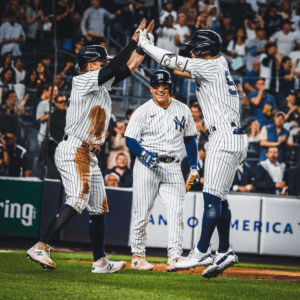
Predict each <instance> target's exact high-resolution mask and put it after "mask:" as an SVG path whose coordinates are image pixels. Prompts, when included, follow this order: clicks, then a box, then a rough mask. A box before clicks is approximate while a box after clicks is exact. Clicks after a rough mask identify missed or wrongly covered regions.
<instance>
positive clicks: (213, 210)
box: [203, 193, 221, 220]
mask: <svg viewBox="0 0 300 300" xmlns="http://www.w3.org/2000/svg"><path fill="white" fill-rule="evenodd" d="M203 196H204V215H205V217H206V218H209V219H211V220H219V219H220V217H221V199H220V198H218V197H217V196H214V195H212V194H208V193H203Z"/></svg>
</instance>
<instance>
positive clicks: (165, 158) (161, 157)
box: [158, 155, 179, 163]
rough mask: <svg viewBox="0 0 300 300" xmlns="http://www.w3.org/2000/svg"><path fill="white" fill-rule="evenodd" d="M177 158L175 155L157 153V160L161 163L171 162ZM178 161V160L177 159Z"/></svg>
mask: <svg viewBox="0 0 300 300" xmlns="http://www.w3.org/2000/svg"><path fill="white" fill-rule="evenodd" d="M176 159H177V158H176V157H172V156H167V155H159V156H158V160H159V161H160V162H163V163H171V162H173V161H174V160H176ZM178 161H179V160H178Z"/></svg>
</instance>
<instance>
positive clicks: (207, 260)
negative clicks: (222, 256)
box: [175, 246, 214, 269]
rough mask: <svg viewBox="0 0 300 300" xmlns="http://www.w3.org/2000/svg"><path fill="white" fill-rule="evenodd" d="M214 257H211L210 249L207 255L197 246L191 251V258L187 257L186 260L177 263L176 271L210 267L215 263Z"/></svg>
mask: <svg viewBox="0 0 300 300" xmlns="http://www.w3.org/2000/svg"><path fill="white" fill-rule="evenodd" d="M213 261H214V260H213V257H212V255H211V250H210V248H209V249H208V250H207V252H206V253H202V252H200V251H199V250H198V248H197V246H195V247H194V249H192V250H191V252H190V253H189V256H188V257H186V258H185V259H184V260H182V261H180V262H178V263H175V268H176V269H189V268H195V267H199V266H205V265H210V264H212V263H213Z"/></svg>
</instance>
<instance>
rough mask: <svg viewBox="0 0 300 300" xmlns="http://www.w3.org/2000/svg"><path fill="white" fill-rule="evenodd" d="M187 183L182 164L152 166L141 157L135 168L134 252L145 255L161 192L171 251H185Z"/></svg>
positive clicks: (133, 207)
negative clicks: (153, 211)
mask: <svg viewBox="0 0 300 300" xmlns="http://www.w3.org/2000/svg"><path fill="white" fill-rule="evenodd" d="M185 194H186V192H185V184H184V179H183V176H182V172H181V168H180V164H179V163H178V162H173V163H159V165H158V167H157V168H156V169H150V168H149V167H147V166H146V165H145V164H144V163H142V162H141V160H140V159H138V158H137V159H136V160H135V164H134V168H133V201H132V224H131V252H132V253H133V254H136V255H138V256H142V257H145V255H146V249H145V248H146V242H147V224H148V222H149V218H150V214H151V210H152V208H153V205H154V201H155V198H156V196H157V195H159V196H160V197H161V198H162V200H163V202H164V205H165V207H166V210H167V224H168V226H167V228H168V243H167V246H168V254H171V253H172V252H174V251H176V250H179V251H180V252H181V251H182V240H183V217H182V214H183V209H184V197H185Z"/></svg>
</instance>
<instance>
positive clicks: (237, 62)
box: [227, 27, 246, 72]
mask: <svg viewBox="0 0 300 300" xmlns="http://www.w3.org/2000/svg"><path fill="white" fill-rule="evenodd" d="M245 40H246V34H245V30H244V28H242V27H241V28H238V29H237V30H236V32H235V34H234V37H233V40H231V41H230V42H229V44H228V46H227V54H228V55H229V56H231V57H232V59H231V62H232V63H231V68H232V69H233V70H234V71H237V70H239V71H241V70H242V69H245V68H244V66H245V55H246V43H245ZM242 72H246V69H245V70H244V71H242Z"/></svg>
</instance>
